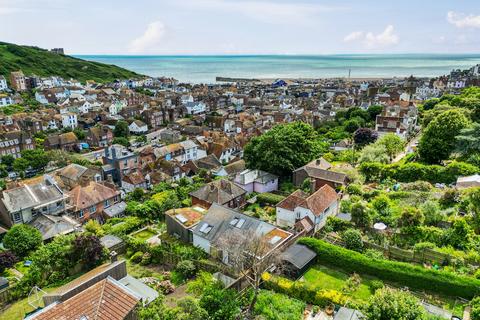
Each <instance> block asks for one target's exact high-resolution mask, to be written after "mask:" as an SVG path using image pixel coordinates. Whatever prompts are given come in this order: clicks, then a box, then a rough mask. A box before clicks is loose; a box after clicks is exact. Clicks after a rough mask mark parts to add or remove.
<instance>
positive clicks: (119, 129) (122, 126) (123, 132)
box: [113, 120, 130, 138]
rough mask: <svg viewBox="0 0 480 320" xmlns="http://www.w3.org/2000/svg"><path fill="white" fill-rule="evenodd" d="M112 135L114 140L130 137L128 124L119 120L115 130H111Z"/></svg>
mask: <svg viewBox="0 0 480 320" xmlns="http://www.w3.org/2000/svg"><path fill="white" fill-rule="evenodd" d="M113 135H114V136H115V137H116V138H120V137H123V138H128V136H129V135H130V129H129V128H128V123H127V122H126V121H123V120H120V121H117V123H116V124H115V129H113Z"/></svg>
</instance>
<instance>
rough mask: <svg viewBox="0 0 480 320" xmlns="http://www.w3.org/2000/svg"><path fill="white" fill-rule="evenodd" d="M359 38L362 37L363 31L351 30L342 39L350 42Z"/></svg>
mask: <svg viewBox="0 0 480 320" xmlns="http://www.w3.org/2000/svg"><path fill="white" fill-rule="evenodd" d="M361 38H363V31H353V32H352V33H350V34H348V35H346V36H345V38H343V41H345V42H351V41H355V40H359V39H361Z"/></svg>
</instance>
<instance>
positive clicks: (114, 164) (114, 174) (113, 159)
mask: <svg viewBox="0 0 480 320" xmlns="http://www.w3.org/2000/svg"><path fill="white" fill-rule="evenodd" d="M103 163H104V164H105V165H104V166H103V167H102V170H103V175H104V180H108V179H109V177H111V178H112V180H113V182H115V183H117V184H119V185H120V183H121V181H122V178H123V177H124V176H125V175H128V174H130V173H131V172H134V171H136V170H137V168H138V155H137V154H135V153H133V152H131V151H129V150H128V149H127V148H125V147H124V146H121V145H118V144H115V145H112V146H110V147H107V148H105V155H104V157H103Z"/></svg>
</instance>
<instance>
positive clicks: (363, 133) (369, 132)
mask: <svg viewBox="0 0 480 320" xmlns="http://www.w3.org/2000/svg"><path fill="white" fill-rule="evenodd" d="M377 138H378V133H377V132H376V131H375V130H373V129H370V128H358V129H357V130H356V131H355V132H354V133H353V141H355V144H356V145H357V146H360V147H361V146H364V145H367V144H370V143H373V142H375V141H376V140H377Z"/></svg>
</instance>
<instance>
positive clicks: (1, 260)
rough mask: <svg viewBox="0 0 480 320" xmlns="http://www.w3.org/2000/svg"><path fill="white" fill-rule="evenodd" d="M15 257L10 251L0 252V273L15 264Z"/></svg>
mask: <svg viewBox="0 0 480 320" xmlns="http://www.w3.org/2000/svg"><path fill="white" fill-rule="evenodd" d="M16 262H17V257H16V256H15V255H14V254H13V253H12V252H10V251H2V252H0V273H2V272H3V271H5V269H9V268H11V267H13V266H14V265H15V263H16Z"/></svg>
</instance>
